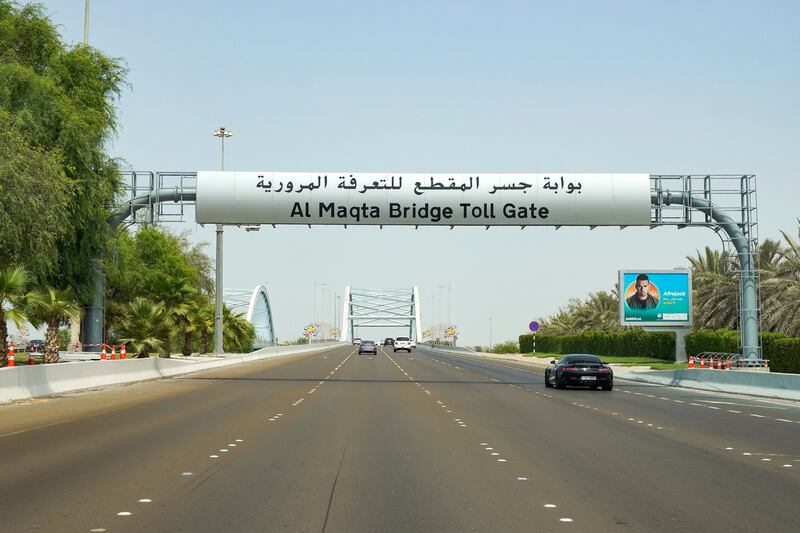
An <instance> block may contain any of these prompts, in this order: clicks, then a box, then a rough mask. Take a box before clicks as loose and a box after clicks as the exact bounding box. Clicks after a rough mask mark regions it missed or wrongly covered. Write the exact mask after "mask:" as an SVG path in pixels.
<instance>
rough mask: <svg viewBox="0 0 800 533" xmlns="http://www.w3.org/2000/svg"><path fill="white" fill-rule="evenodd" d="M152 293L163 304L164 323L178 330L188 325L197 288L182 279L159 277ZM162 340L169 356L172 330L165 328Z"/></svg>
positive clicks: (181, 330)
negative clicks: (164, 311) (164, 312)
mask: <svg viewBox="0 0 800 533" xmlns="http://www.w3.org/2000/svg"><path fill="white" fill-rule="evenodd" d="M153 293H154V295H155V298H156V299H157V301H160V302H161V303H163V304H164V308H165V310H166V316H165V321H166V325H168V326H177V328H178V329H179V331H180V332H183V330H184V329H185V328H188V327H189V326H190V320H189V312H190V305H191V302H192V300H194V299H195V298H196V296H197V294H198V291H197V289H195V288H194V287H192V286H191V285H189V283H188V282H187V281H186V280H184V279H180V278H167V277H161V278H159V279H158V281H157V282H156V284H155V287H153ZM162 341H163V343H164V350H165V351H166V353H167V356H169V354H170V353H172V331H171V330H170V329H167V330H165V336H164V337H163V339H162ZM190 353H191V352H190Z"/></svg>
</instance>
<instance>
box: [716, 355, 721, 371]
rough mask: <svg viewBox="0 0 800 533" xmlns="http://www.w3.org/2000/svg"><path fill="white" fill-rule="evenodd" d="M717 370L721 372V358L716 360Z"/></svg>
mask: <svg viewBox="0 0 800 533" xmlns="http://www.w3.org/2000/svg"><path fill="white" fill-rule="evenodd" d="M717 370H722V357H720V358H719V359H717Z"/></svg>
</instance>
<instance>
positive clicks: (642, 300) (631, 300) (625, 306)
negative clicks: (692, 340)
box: [619, 270, 692, 326]
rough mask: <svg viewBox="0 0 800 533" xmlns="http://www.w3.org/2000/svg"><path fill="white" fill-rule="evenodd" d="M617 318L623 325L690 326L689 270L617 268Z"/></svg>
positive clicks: (690, 290) (690, 293)
mask: <svg viewBox="0 0 800 533" xmlns="http://www.w3.org/2000/svg"><path fill="white" fill-rule="evenodd" d="M619 288H620V289H619V294H620V298H619V307H620V310H619V319H620V323H621V324H622V325H623V326H690V325H691V323H692V277H691V271H689V270H649V271H648V270H620V272H619Z"/></svg>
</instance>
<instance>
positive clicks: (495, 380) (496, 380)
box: [489, 378, 500, 383]
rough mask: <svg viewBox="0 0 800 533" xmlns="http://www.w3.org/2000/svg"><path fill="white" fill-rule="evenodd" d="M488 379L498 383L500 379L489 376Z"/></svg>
mask: <svg viewBox="0 0 800 533" xmlns="http://www.w3.org/2000/svg"><path fill="white" fill-rule="evenodd" d="M489 379H491V380H492V381H494V382H495V383H500V380H499V379H494V378H489Z"/></svg>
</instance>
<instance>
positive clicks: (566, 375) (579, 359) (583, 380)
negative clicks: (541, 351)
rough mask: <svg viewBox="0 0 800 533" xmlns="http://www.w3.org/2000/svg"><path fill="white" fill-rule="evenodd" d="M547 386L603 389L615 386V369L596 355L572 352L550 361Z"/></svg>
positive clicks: (546, 377)
mask: <svg viewBox="0 0 800 533" xmlns="http://www.w3.org/2000/svg"><path fill="white" fill-rule="evenodd" d="M544 384H545V386H546V387H555V388H557V389H563V388H565V387H591V388H592V389H596V388H597V387H602V388H603V390H611V389H613V388H614V371H613V370H611V367H610V366H608V365H607V364H606V363H604V362H603V361H602V360H601V359H600V358H599V357H597V356H596V355H589V354H570V355H565V356H564V357H562V358H561V359H560V360H559V361H558V362H556V361H555V360H553V361H550V366H549V367H547V369H546V370H545V371H544Z"/></svg>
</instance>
